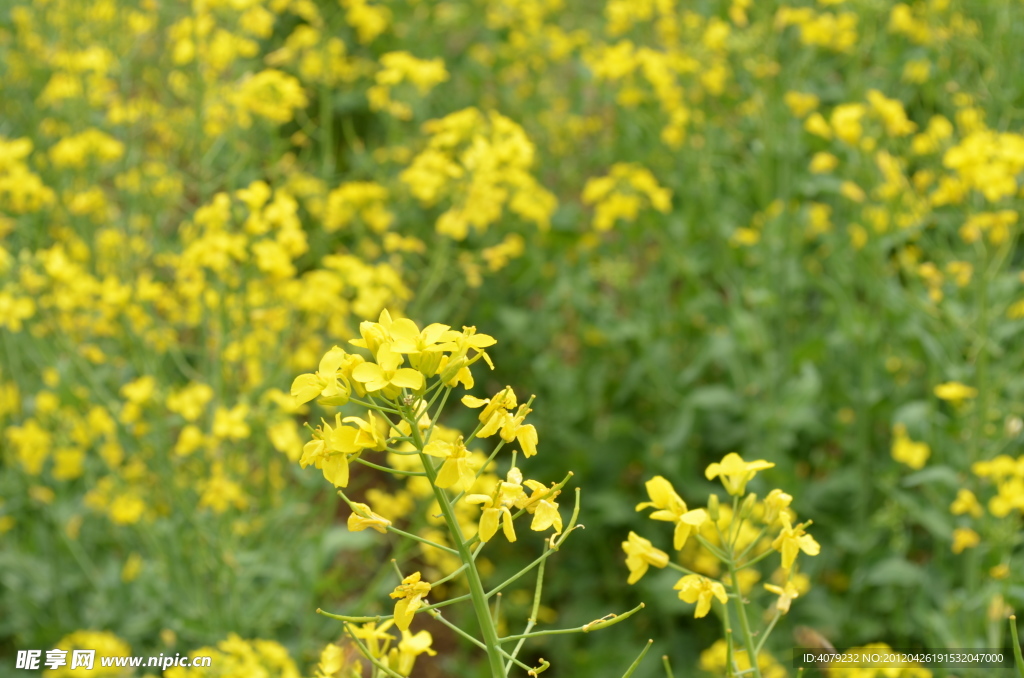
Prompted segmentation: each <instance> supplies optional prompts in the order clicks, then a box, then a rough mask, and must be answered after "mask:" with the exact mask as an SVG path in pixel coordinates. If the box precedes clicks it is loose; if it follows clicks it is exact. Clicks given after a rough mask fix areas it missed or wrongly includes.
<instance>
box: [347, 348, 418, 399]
mask: <svg viewBox="0 0 1024 678" xmlns="http://www.w3.org/2000/svg"><path fill="white" fill-rule="evenodd" d="M402 362H403V359H402V356H401V354H399V353H395V352H393V351H392V350H391V347H390V346H389V345H386V344H385V345H384V346H381V347H380V350H379V351H378V352H377V363H376V364H374V363H369V362H367V363H361V364H359V365H356V367H355V369H353V370H352V378H353V379H355V380H356V381H358V382H360V383H361V384H363V386H364V387H365V388H366V390H367V391H369V392H371V393H372V392H375V391H383V393H384V397H386V398H395V397H397V396H398V395H399V393H400V392H401V391H400V389H403V388H408V389H412V390H414V391H419V390H422V389H423V386H424V383H425V382H424V379H423V374H421V373H420V372H418V371H416V370H414V369H411V368H408V367H399V366H400V365H401V364H402Z"/></svg>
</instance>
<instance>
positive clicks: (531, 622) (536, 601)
mask: <svg viewBox="0 0 1024 678" xmlns="http://www.w3.org/2000/svg"><path fill="white" fill-rule="evenodd" d="M543 588H544V561H541V563H540V567H539V568H538V569H537V585H536V586H535V587H534V589H533V609H532V610H530V618H529V619H527V620H526V630H525V631H523V633H529V632H530V631H532V630H533V627H534V626H536V624H537V615H538V614H540V594H541V591H542V590H543ZM525 643H526V638H523V639H522V640H520V641H519V642H518V643H516V646H515V649H513V650H512V658H513V659H514V658H516V657H518V656H519V651H520V650H522V649H523V645H524V644H525ZM511 668H512V663H511V662H509V663H508V664H506V665H505V675H508V672H509V670H510V669H511Z"/></svg>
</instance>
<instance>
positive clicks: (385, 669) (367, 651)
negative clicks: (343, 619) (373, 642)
mask: <svg viewBox="0 0 1024 678" xmlns="http://www.w3.org/2000/svg"><path fill="white" fill-rule="evenodd" d="M345 631H347V632H348V637H349V638H351V639H352V642H354V643H355V644H356V646H357V647H358V648H359V651H360V652H362V653H363V656H364V657H366V658H367V659H369V660H370V663H371V664H373V665H374V666H376V667H377V669H378V670H380V671H383V672H384V673H385V674H387V675H389V676H391V677H392V678H402V675H401V674H398V673H395V672H394V671H392V670H391V669H389V668H388V667H387V666H385V665H384V664H381V663H380V662H379V661H378V660H377V658H376V657H374V656H373V655H372V654H370V648H368V647H366V644H365V643H363V641H362V640H360V639H359V638H358V637H357V636H356V634H354V633H352V631H351V630H350V629H349V628H348V624H345Z"/></svg>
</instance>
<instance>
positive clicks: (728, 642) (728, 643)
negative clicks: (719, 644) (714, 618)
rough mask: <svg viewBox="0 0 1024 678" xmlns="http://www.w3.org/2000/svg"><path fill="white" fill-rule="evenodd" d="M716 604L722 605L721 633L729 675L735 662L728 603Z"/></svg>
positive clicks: (733, 668)
mask: <svg viewBox="0 0 1024 678" xmlns="http://www.w3.org/2000/svg"><path fill="white" fill-rule="evenodd" d="M716 602H717V601H716ZM718 604H719V605H721V606H722V626H723V627H724V631H723V635H724V636H725V665H726V666H727V667H728V668H729V673H728V675H730V676H731V675H733V673H734V670H735V668H736V663H735V661H734V660H733V656H732V620H730V619H729V605H728V603H718Z"/></svg>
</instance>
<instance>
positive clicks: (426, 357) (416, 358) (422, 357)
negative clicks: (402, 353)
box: [406, 351, 442, 379]
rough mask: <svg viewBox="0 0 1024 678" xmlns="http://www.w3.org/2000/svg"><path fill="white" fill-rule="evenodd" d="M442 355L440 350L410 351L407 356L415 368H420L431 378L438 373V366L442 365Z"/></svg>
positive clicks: (421, 371) (422, 372)
mask: <svg viewBox="0 0 1024 678" xmlns="http://www.w3.org/2000/svg"><path fill="white" fill-rule="evenodd" d="M441 356H442V353H441V352H440V351H421V352H420V353H410V354H409V355H407V356H406V357H407V358H408V359H409V365H410V366H411V367H412V368H413V369H414V370H419V371H420V373H421V374H422V375H423V376H424V377H426V378H427V379H429V378H431V377H432V376H434V375H435V374H437V368H438V367H439V366H440V365H441Z"/></svg>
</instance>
